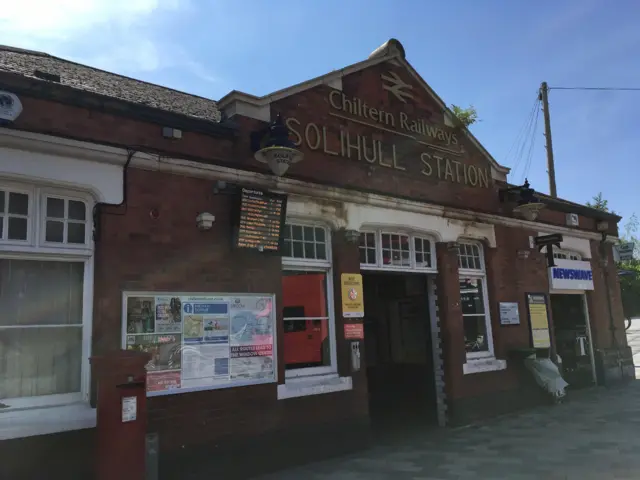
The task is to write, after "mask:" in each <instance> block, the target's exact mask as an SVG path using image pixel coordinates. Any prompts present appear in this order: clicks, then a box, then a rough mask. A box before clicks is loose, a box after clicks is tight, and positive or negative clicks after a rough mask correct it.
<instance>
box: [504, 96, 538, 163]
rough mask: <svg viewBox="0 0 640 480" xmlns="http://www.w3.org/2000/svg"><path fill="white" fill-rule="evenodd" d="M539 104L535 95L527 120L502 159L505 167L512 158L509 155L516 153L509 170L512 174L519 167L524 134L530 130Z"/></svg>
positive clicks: (524, 140) (524, 141)
mask: <svg viewBox="0 0 640 480" xmlns="http://www.w3.org/2000/svg"><path fill="white" fill-rule="evenodd" d="M539 102H540V99H539V98H538V94H536V98H535V101H534V102H533V106H532V107H531V110H530V111H529V114H528V115H527V118H526V119H525V121H524V123H523V124H522V126H521V127H520V131H519V132H518V135H517V136H516V138H515V140H514V141H513V143H512V144H511V147H510V148H509V151H508V152H507V154H506V155H505V157H504V161H503V163H504V164H505V165H506V164H508V163H509V160H510V159H511V158H512V157H511V154H512V153H516V155H515V157H514V163H513V167H512V168H511V171H512V172H514V173H515V171H517V170H518V167H519V166H520V161H521V160H522V151H523V144H524V143H526V137H527V133H526V132H527V131H528V130H529V129H530V128H531V124H532V122H533V119H534V116H535V113H536V108H537V106H538V104H539ZM514 149H515V152H514Z"/></svg>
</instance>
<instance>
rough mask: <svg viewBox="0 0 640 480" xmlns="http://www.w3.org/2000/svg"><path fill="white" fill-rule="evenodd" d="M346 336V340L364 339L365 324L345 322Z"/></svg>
mask: <svg viewBox="0 0 640 480" xmlns="http://www.w3.org/2000/svg"><path fill="white" fill-rule="evenodd" d="M344 338H345V339H346V340H364V324H362V323H345V324H344Z"/></svg>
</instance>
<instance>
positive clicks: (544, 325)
mask: <svg viewBox="0 0 640 480" xmlns="http://www.w3.org/2000/svg"><path fill="white" fill-rule="evenodd" d="M527 308H528V309H529V324H530V328H531V339H532V341H533V348H549V347H550V346H551V338H550V336H549V315H548V312H547V297H546V295H545V294H542V293H539V294H535V293H529V294H527Z"/></svg>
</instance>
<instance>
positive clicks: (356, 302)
mask: <svg viewBox="0 0 640 480" xmlns="http://www.w3.org/2000/svg"><path fill="white" fill-rule="evenodd" d="M340 281H341V283H342V316H343V317H344V318H362V317H364V298H363V295H362V275H360V274H359V273H343V274H342V275H341V277H340Z"/></svg>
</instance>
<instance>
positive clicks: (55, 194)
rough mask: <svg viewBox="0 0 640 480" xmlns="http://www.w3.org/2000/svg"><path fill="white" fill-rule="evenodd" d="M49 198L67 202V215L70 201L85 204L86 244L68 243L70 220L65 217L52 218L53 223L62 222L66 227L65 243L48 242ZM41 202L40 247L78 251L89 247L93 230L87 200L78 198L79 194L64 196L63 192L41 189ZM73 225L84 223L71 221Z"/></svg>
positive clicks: (64, 228) (64, 230) (64, 231)
mask: <svg viewBox="0 0 640 480" xmlns="http://www.w3.org/2000/svg"><path fill="white" fill-rule="evenodd" d="M48 198H56V199H59V200H64V202H65V214H66V215H68V213H69V212H68V205H69V200H72V201H76V202H82V203H83V204H84V207H85V221H84V226H85V228H84V243H68V241H66V237H67V233H68V225H69V222H70V220H69V219H68V218H67V217H65V218H51V220H52V221H56V222H62V223H63V225H64V227H63V233H62V235H63V237H62V238H63V239H65V241H63V242H48V241H47V236H46V235H47V230H46V228H47V227H46V226H47V220H48V219H49V217H47V199H48ZM39 200H40V213H41V215H40V218H39V220H40V225H39V231H40V238H39V242H40V245H46V246H49V247H52V248H57V249H59V248H65V249H78V248H86V246H87V245H89V244H90V242H91V236H92V231H93V229H92V228H91V221H92V219H91V218H90V217H91V213H92V212H91V209H90V208H89V204H88V203H87V200H86V198H83V197H82V196H78V195H77V194H74V193H67V194H63V193H62V192H60V191H59V190H54V189H50V188H45V189H40V196H39ZM71 223H82V222H80V221H79V220H75V221H74V220H71Z"/></svg>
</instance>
